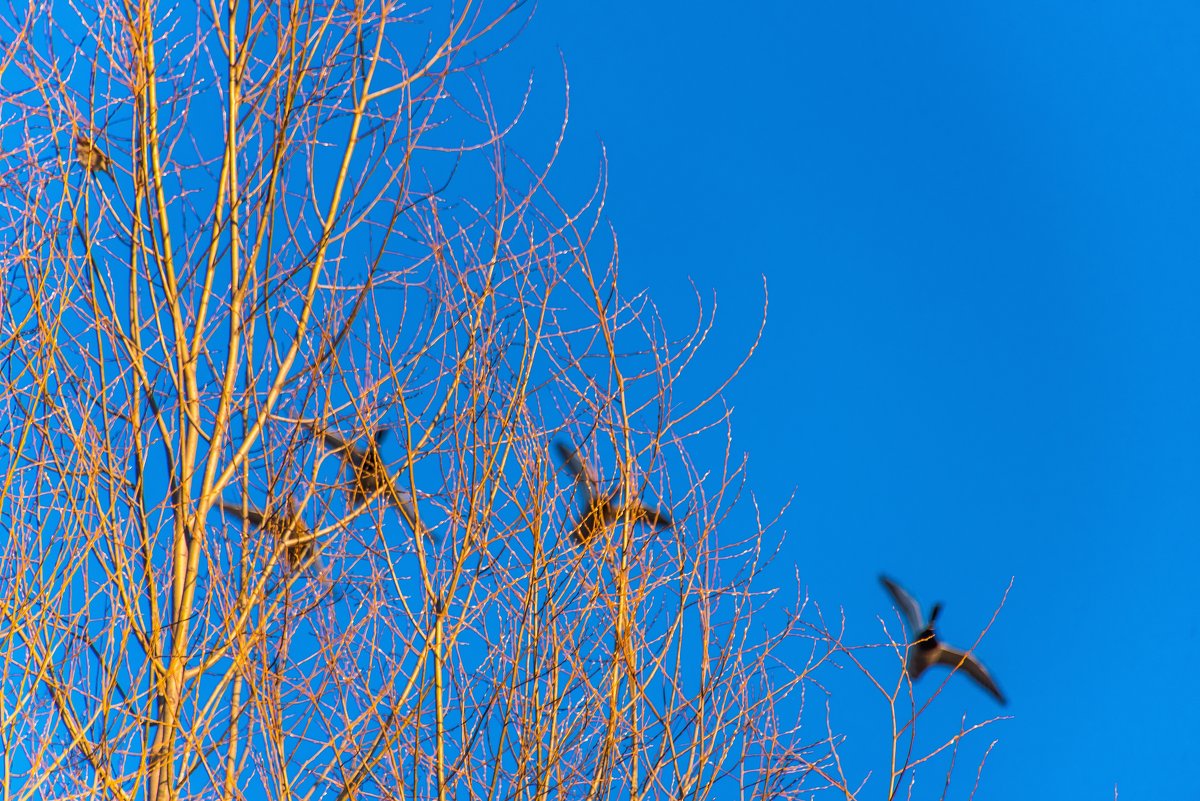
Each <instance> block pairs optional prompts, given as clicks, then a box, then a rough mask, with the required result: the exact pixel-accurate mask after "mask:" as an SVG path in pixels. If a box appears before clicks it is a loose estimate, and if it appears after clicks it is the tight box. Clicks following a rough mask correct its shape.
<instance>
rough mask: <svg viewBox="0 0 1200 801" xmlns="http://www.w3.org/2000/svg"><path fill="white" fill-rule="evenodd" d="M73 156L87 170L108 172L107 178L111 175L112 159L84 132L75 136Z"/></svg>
mask: <svg viewBox="0 0 1200 801" xmlns="http://www.w3.org/2000/svg"><path fill="white" fill-rule="evenodd" d="M75 157H76V158H77V159H79V163H80V164H82V165H83V168H84V169H85V170H87V171H88V172H104V173H108V177H109V178H112V177H113V174H112V159H110V158H109V157H108V154H107V153H105V152H104V151H103V150H101V149H100V146H99V145H97V144H96V143H95V142H93V141H92V140H91V139H90V138H89V137H87V136H85V135H84V134H77V135H76V136H75ZM114 180H115V179H114Z"/></svg>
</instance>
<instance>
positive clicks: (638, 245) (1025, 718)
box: [488, 0, 1200, 799]
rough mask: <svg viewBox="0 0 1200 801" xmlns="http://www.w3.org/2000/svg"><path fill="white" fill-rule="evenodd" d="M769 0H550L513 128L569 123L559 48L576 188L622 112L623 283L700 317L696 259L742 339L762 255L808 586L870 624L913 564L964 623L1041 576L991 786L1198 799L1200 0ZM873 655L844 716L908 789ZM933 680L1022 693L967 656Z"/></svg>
mask: <svg viewBox="0 0 1200 801" xmlns="http://www.w3.org/2000/svg"><path fill="white" fill-rule="evenodd" d="M744 8H745V9H747V10H740V9H738V8H735V7H733V6H729V5H727V4H720V5H718V4H714V3H703V2H701V3H697V2H687V3H677V2H676V3H633V2H614V3H603V4H584V3H569V4H552V3H546V4H542V6H541V7H540V9H539V10H538V13H537V15H536V17H535V19H534V21H533V24H532V26H531V27H530V28H529V30H528V31H527V32H526V33H525V34H524V36H523V37H522V38H521V39H520V40H519V41H518V43H517V45H516V47H515V49H514V50H513V51H511V52H508V53H506V54H505V55H504V57H503V58H502V60H501V61H500V62H498V63H497V64H496V65H493V68H492V69H491V70H490V71H489V73H488V74H489V85H490V86H491V88H492V89H493V91H494V92H495V93H496V94H498V95H501V96H503V95H504V94H505V93H506V92H511V93H513V97H514V98H515V97H516V94H517V93H519V92H520V91H521V89H522V88H523V83H524V78H525V76H526V72H527V71H528V70H529V69H531V68H534V69H536V82H535V89H534V91H535V102H534V103H533V105H532V107H531V110H530V114H529V117H528V118H527V120H526V122H525V124H524V125H523V126H522V128H521V130H520V131H519V132H518V135H519V136H521V137H526V138H527V141H528V142H529V143H530V147H531V148H534V149H536V147H537V146H538V144H537V143H540V144H541V146H543V147H544V146H546V145H548V143H549V141H550V140H551V138H552V137H553V135H554V133H555V132H556V131H557V119H558V115H559V114H560V113H561V75H560V72H559V66H558V49H561V50H562V52H563V55H564V56H565V59H566V63H567V67H568V69H569V71H570V79H571V128H570V135H569V138H568V143H567V144H568V147H567V149H566V152H565V156H564V160H563V162H562V164H561V166H560V169H559V170H558V171H557V172H556V173H555V178H554V181H555V186H556V188H557V189H559V190H564V191H567V192H568V194H569V191H570V190H569V187H571V186H572V185H573V184H578V186H579V190H578V191H579V193H580V194H581V195H582V193H583V192H584V190H585V189H586V188H587V187H590V185H591V181H592V180H593V178H594V176H595V172H596V166H597V161H598V156H599V144H598V142H599V141H600V140H602V141H603V143H604V144H605V146H606V147H607V152H608V159H609V165H610V192H609V198H608V215H609V218H610V219H611V221H612V222H613V224H614V225H615V227H616V230H617V233H618V235H619V237H620V243H621V264H622V270H623V282H624V287H625V289H626V291H627V292H632V291H637V290H640V289H642V288H649V289H650V290H651V292H652V293H653V295H654V297H655V299H656V300H657V301H658V302H659V303H660V304H661V305H663V306H664V311H665V313H666V315H667V316H668V318H670V319H671V320H673V321H674V322H675V323H677V324H678V325H680V326H685V325H686V324H688V323H689V322H690V321H691V319H692V314H693V309H692V307H691V306H690V305H689V304H688V303H685V302H683V301H678V300H676V298H690V288H689V285H688V283H687V281H688V280H689V279H691V280H693V281H695V283H696V284H697V285H698V286H699V287H700V288H701V289H702V290H712V291H715V293H716V297H717V301H718V327H717V333H718V341H717V343H716V344H715V345H714V346H713V348H712V349H711V350H710V351H709V353H710V354H711V355H712V357H713V362H714V363H716V364H718V365H719V364H721V363H722V359H724V363H726V364H728V365H732V364H733V363H734V362H735V360H736V358H737V356H738V355H739V354H740V353H742V352H743V351H744V349H745V347H746V346H747V345H748V344H749V342H750V339H751V336H752V331H753V328H754V326H753V325H751V323H753V322H754V321H755V320H756V318H757V314H758V311H759V306H760V304H761V302H762V282H761V280H760V275H765V276H766V280H767V285H768V287H769V292H770V311H769V321H768V325H767V333H766V339H765V342H764V345H763V347H762V350H761V351H760V353H759V354H758V356H757V357H756V358H755V359H754V361H753V362H752V363H751V364H750V366H749V368H748V369H747V370H746V371H745V373H744V374H743V375H742V377H741V379H740V380H739V381H738V382H737V383H736V384H735V385H734V386H733V387H732V389H731V390H730V391H729V393H728V398H729V400H730V402H731V403H732V404H733V405H734V407H735V409H736V411H735V416H734V421H735V435H736V440H735V444H736V446H737V447H738V448H740V449H742V450H744V451H746V452H748V453H749V454H750V457H751V480H752V486H753V488H754V490H755V492H756V494H757V496H758V498H759V500H760V502H761V503H762V504H763V505H764V506H765V507H766V508H768V509H769V508H772V507H778V506H779V505H781V504H783V503H784V502H785V501H786V500H787V498H788V497H789V495H790V494H791V493H792V492H793V490H795V492H796V500H795V502H794V504H793V505H792V507H791V508H790V510H789V511H788V512H787V514H786V516H785V518H784V520H785V524H786V527H787V529H788V531H789V537H790V543H791V544H790V545H789V548H788V552H787V554H786V559H785V560H784V561H785V562H786V563H787V564H782V565H780V566H779V569H778V572H777V575H776V576H775V577H774V578H775V580H776V581H777V583H778V584H779V585H780V586H784V587H789V586H791V585H792V584H793V583H794V582H793V578H792V573H791V565H793V564H794V565H797V566H798V568H799V573H800V577H801V581H802V583H803V585H804V586H805V587H806V588H807V589H808V590H809V591H810V592H811V594H812V596H813V598H814V599H815V600H816V601H818V602H819V603H820V604H821V605H822V606H823V607H824V608H826V609H827V610H836V609H837V608H838V607H842V608H844V610H845V613H846V615H847V618H848V622H849V627H850V635H851V638H852V639H853V638H858V639H861V640H862V641H869V640H872V639H878V637H879V631H878V625H879V624H878V623H877V622H876V617H875V616H877V615H887V616H888V619H889V621H892V622H894V617H892V613H891V611H890V604H889V601H888V599H887V597H886V596H885V595H884V594H883V592H882V590H881V589H880V588H879V586H878V585H877V583H876V575H877V574H878V573H879V572H880V571H887V572H889V573H891V574H893V575H895V576H896V577H897V578H899V579H900V580H901V581H902V582H904V583H905V584H907V585H908V586H909V588H910V589H911V590H913V591H914V593H915V594H917V596H918V597H919V598H920V599H921V600H922V602H923V603H924V604H925V605H926V606H928V605H929V604H931V603H932V602H933V601H937V600H940V601H943V602H945V604H946V608H945V612H944V613H943V619H942V627H941V630H942V633H943V634H944V635H945V636H946V637H947V638H948V639H951V640H960V641H965V642H964V643H963V644H969V643H970V642H971V641H972V640H973V638H974V637H975V636H976V634H977V633H978V632H979V630H980V628H981V627H982V626H983V625H984V624H985V623H986V620H987V617H988V616H989V614H990V612H991V610H992V609H993V608H994V607H995V605H996V604H997V602H998V601H999V599H1000V598H1001V596H1002V595H1003V592H1004V589H1005V587H1006V586H1007V585H1008V582H1009V580H1010V579H1014V578H1015V580H1014V584H1013V591H1012V594H1011V596H1010V598H1009V601H1008V604H1007V606H1006V607H1005V609H1004V611H1003V612H1002V614H1001V616H1000V618H999V621H998V622H997V624H996V625H995V627H994V628H993V629H992V632H991V634H990V635H989V636H988V638H987V639H986V640H985V641H984V643H983V644H982V646H981V647H980V650H979V654H980V656H981V657H982V658H983V659H984V660H985V661H986V663H987V664H988V665H989V667H990V668H991V670H992V672H993V673H994V675H995V676H996V678H997V680H998V681H999V683H1000V685H1001V687H1002V688H1003V689H1004V691H1005V692H1006V693H1007V694H1008V696H1009V699H1010V703H1009V706H1008V707H1007V708H1006V709H1005V710H1003V711H1005V712H1008V713H1011V714H1012V715H1013V716H1014V719H1013V720H1011V721H1006V722H1003V723H1001V724H999V725H998V726H996V727H995V728H993V729H991V730H990V734H989V735H987V736H986V737H985V738H984V741H983V742H982V743H981V744H979V746H980V748H981V747H982V746H985V745H986V742H987V741H989V740H990V739H991V738H993V737H997V738H999V740H1000V742H999V744H998V746H997V748H996V750H995V751H994V752H993V753H992V755H991V757H990V758H989V761H988V766H987V768H986V770H985V774H984V779H983V782H982V785H981V787H982V790H981V792H980V794H979V796H978V797H979V798H984V799H1008V798H1019V797H1033V798H1112V795H1113V787H1114V785H1116V786H1118V787H1119V790H1120V797H1121V798H1129V799H1138V798H1142V799H1145V798H1185V797H1186V798H1192V797H1196V794H1197V793H1200V780H1198V779H1197V778H1196V774H1195V770H1194V766H1195V759H1196V756H1195V747H1196V744H1197V742H1200V740H1198V739H1197V735H1196V733H1195V728H1194V722H1193V719H1194V718H1195V717H1196V715H1197V713H1198V712H1200V688H1198V687H1197V685H1196V683H1195V674H1196V671H1197V665H1198V664H1200V623H1198V622H1197V607H1198V605H1200V604H1198V601H1197V585H1196V579H1195V570H1196V566H1197V564H1200V525H1198V523H1200V519H1198V518H1200V504H1198V502H1197V497H1198V496H1197V488H1198V486H1200V391H1198V390H1200V386H1198V383H1200V382H1198V379H1200V270H1198V269H1197V268H1198V266H1200V265H1198V257H1200V236H1198V225H1200V169H1198V163H1197V162H1198V161H1200V47H1197V44H1196V43H1197V42H1198V41H1200V6H1197V5H1196V4H1195V3H1182V2H1170V1H1164V2H1159V3H1155V4H1153V5H1152V6H1151V5H1146V4H1131V3H1118V2H1110V0H1091V1H1090V2H1086V3H1084V2H1058V3H1052V4H1045V3H1033V2H1026V1H1025V0H1018V1H1016V2H1005V3H987V4H982V3H977V4H962V3H950V2H923V3H907V2H879V3H855V2H850V3H812V2H787V3H782V2H781V3H755V4H747V5H746V6H744ZM674 303H679V304H680V305H678V306H675V305H672V304H674ZM713 375H714V380H715V378H716V375H717V374H716V373H714V374H713ZM1041 648H1044V649H1045V653H1044V654H1043V653H1039V651H1038V650H1037V649H1041ZM1048 657H1051V658H1056V659H1057V661H1055V662H1051V661H1047V658H1048ZM843 684H845V686H846V687H850V688H851V689H843ZM933 684H936V680H934V679H931V680H930V684H926V683H925V682H922V683H921V684H919V685H918V687H919V688H920V692H921V693H927V692H928V691H929V690H931V689H932V686H931V685H933ZM854 686H855V685H853V684H848V683H845V682H841V683H839V684H838V688H839V692H840V693H841V694H840V696H839V699H840V700H839V702H838V703H839V704H841V706H840V707H839V708H840V709H841V710H842V711H841V712H839V713H837V716H835V724H836V723H839V722H840V723H841V724H842V727H843V730H844V731H846V732H847V733H848V734H850V736H851V743H850V744H848V745H847V746H846V748H847V750H848V751H851V752H856V753H858V754H860V755H863V754H869V755H870V757H869V758H868V757H865V756H862V757H860V759H862V760H864V761H860V762H858V763H857V764H856V767H857V768H859V769H871V770H874V771H875V773H876V777H875V778H874V779H873V780H872V781H873V783H874V784H873V785H872V786H876V787H879V788H880V792H881V791H882V786H881V785H880V784H879V783H880V782H883V781H886V780H885V779H884V778H882V776H881V775H880V773H881V772H884V773H885V772H886V769H887V765H886V763H884V762H872V761H871V760H872V759H874V758H875V757H876V756H878V755H881V754H882V751H880V750H879V749H880V743H879V742H876V740H877V739H878V738H880V737H883V736H886V734H887V732H886V731H878V730H876V727H875V726H874V725H873V724H874V723H883V722H884V720H883V719H882V718H880V717H879V711H880V705H879V701H878V699H877V698H875V697H873V696H871V694H870V691H869V690H868V689H867V688H866V687H861V688H860V690H854V689H852V688H853V687H854ZM856 692H858V693H860V694H861V696H862V697H861V700H860V699H859V698H857V697H855V695H854V694H855V693H856ZM939 709H942V710H943V711H944V713H945V714H944V722H945V725H946V726H955V725H957V720H958V717H959V716H960V715H961V714H962V713H963V712H967V713H969V715H970V718H971V720H978V719H980V718H983V717H987V716H989V715H991V714H994V713H997V712H999V711H1001V710H1000V708H999V707H997V706H996V705H995V704H994V703H993V702H992V701H991V700H990V699H988V698H987V697H986V696H985V695H984V694H983V693H982V692H980V691H978V689H977V688H975V687H973V686H971V685H970V684H968V683H966V682H965V681H964V682H957V683H956V686H952V687H950V688H949V689H948V690H947V691H946V693H944V694H943V696H942V698H941V699H940V700H939ZM940 719H941V718H939V720H940ZM946 733H949V730H948V729H947V732H946ZM856 748H857V749H859V750H858V751H855V749H856ZM972 753H973V754H977V751H973V752H972ZM974 767H975V763H974V762H966V763H965V764H963V765H962V766H960V773H959V774H958V780H957V782H956V784H955V785H953V786H952V788H951V794H950V797H954V798H966V797H967V796H968V794H969V791H970V783H971V781H972V780H973V776H974ZM940 790H941V786H940V781H939V780H938V776H937V774H936V772H934V773H925V774H923V775H922V778H921V784H919V785H918V794H919V795H921V796H922V797H932V796H931V795H930V794H933V795H936V794H937V793H939V792H940ZM870 795H872V797H879V792H876V793H871V794H870Z"/></svg>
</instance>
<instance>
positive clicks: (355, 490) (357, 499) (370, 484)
mask: <svg viewBox="0 0 1200 801" xmlns="http://www.w3.org/2000/svg"><path fill="white" fill-rule="evenodd" d="M300 425H302V426H304V427H305V428H307V429H308V430H309V431H311V432H312V433H313V434H315V435H317V436H318V437H320V438H321V439H322V440H323V441H324V443H325V447H327V448H329V449H330V450H331V451H333V452H334V453H336V454H337V455H338V456H340V457H341V459H342V462H343V463H344V464H345V465H346V466H347V467H349V468H350V472H351V474H352V479H351V482H350V485H349V486H348V487H347V488H346V495H347V496H349V498H350V503H351V504H352V505H354V506H356V507H357V506H362V505H363V504H365V503H366V502H367V501H369V500H371V498H372V497H373V496H374V495H375V493H376V492H380V491H382V493H383V494H384V495H385V496H386V497H387V499H388V501H389V502H390V503H391V504H392V505H393V506H395V507H396V509H397V510H398V511H399V512H400V515H401V516H402V517H403V518H404V520H405V522H407V523H408V525H409V526H411V527H412V530H413V531H414V532H415V533H416V534H417V536H421V535H422V534H423V532H424V528H423V527H422V526H421V522H420V521H419V520H418V519H417V507H416V504H415V503H413V500H412V498H410V497H409V496H408V495H407V494H406V493H402V492H400V490H398V489H397V488H396V484H395V482H393V481H392V477H391V475H389V473H388V469H387V465H385V464H384V462H383V455H382V454H380V452H379V445H380V443H382V442H383V440H384V439H386V438H387V435H388V433H389V432H390V429H387V428H378V429H376V430H375V433H374V434H373V435H372V436H371V438H370V439H369V440H367V445H366V447H361V446H358V445H354V444H353V443H351V442H350V441H348V440H345V439H343V438H342V437H340V436H338V435H337V434H334V433H331V432H329V431H325V430H324V429H321V428H319V427H318V426H317V425H316V424H315V423H312V422H309V421H307V420H301V421H300Z"/></svg>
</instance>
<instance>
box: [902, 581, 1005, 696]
mask: <svg viewBox="0 0 1200 801" xmlns="http://www.w3.org/2000/svg"><path fill="white" fill-rule="evenodd" d="M879 582H880V583H881V584H883V586H884V588H885V589H886V590H887V591H888V592H889V593H890V594H891V596H892V600H893V601H895V603H896V607H897V608H898V609H899V610H900V611H901V613H903V615H904V619H905V620H906V621H907V622H908V627H909V630H910V631H911V632H914V633H916V636H915V637H914V638H913V639H912V640H911V641H910V642H909V647H908V660H907V662H906V663H905V665H904V672H905V673H907V674H908V677H909V678H910V679H912V680H914V681H915V680H916V679H917V678H918V677H919V676H920V675H921V674H922V673H924V672H925V670H926V669H927V668H929V667H930V666H931V665H948V666H949V667H951V668H955V669H957V668H962V670H964V671H966V674H967V675H968V676H970V677H971V678H972V679H974V680H975V682H976V683H977V684H979V686H980V687H982V688H983V689H985V690H987V691H988V692H989V693H991V694H992V696H993V697H994V698H995V699H996V700H997V701H999V702H1000V703H1001V704H1003V703H1005V700H1004V694H1003V693H1001V692H1000V688H999V687H997V686H996V681H995V680H994V679H993V678H992V676H991V674H989V673H988V672H987V670H985V669H984V667H983V665H982V664H981V663H980V662H979V660H978V659H976V658H975V657H974V656H972V655H971V654H969V653H967V652H966V651H960V650H958V649H957V648H951V647H950V646H949V645H946V644H945V643H943V642H942V641H941V640H939V639H938V637H937V635H936V634H934V633H933V624H934V621H936V620H937V616H938V614H939V613H941V611H942V605H941V604H940V603H938V604H934V605H933V609H932V610H930V612H929V620H928V622H926V621H925V620H924V619H923V618H922V617H921V607H920V605H919V604H917V601H916V599H914V598H913V597H912V596H911V595H909V594H908V593H907V592H906V591H905V590H904V588H903V587H901V586H900V585H899V584H897V583H896V582H894V581H892V580H891V579H890V578H888V577H887V576H880V577H879Z"/></svg>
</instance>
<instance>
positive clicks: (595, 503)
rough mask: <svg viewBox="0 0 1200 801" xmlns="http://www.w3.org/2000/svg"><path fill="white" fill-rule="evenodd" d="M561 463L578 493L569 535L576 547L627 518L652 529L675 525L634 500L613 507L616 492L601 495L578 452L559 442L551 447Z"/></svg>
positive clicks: (658, 511) (615, 500) (651, 508)
mask: <svg viewBox="0 0 1200 801" xmlns="http://www.w3.org/2000/svg"><path fill="white" fill-rule="evenodd" d="M554 447H555V448H556V449H557V450H558V455H559V458H561V459H562V463H563V467H565V468H566V469H567V472H569V473H570V474H571V476H572V477H573V478H574V479H575V484H576V487H577V490H578V493H579V500H580V511H579V522H578V523H577V524H576V525H575V528H574V529H572V531H571V538H572V539H574V540H575V542H576V543H577V544H579V545H585V544H587V543H588V542H590V541H591V540H592V538H593V537H595V536H596V535H598V534H600V533H602V532H603V531H605V530H607V529H609V528H611V527H612V526H613V525H614V524H616V522H617V521H618V520H620V519H621V518H623V517H625V516H626V515H628V516H629V519H630V520H631V521H632V522H634V523H647V524H649V525H650V526H651V527H652V528H670V527H671V526H673V525H675V523H674V521H672V520H671V517H670V515H668V514H667V513H666V512H664V511H662V510H659V509H655V508H653V507H650V506H647V505H646V504H644V503H642V502H641V501H640V500H634V501H631V502H630V503H627V504H626V505H625V506H623V507H622V506H618V505H617V494H618V492H619V491H618V490H613V491H612V492H611V493H609V494H607V495H604V494H602V493H601V491H600V481H599V479H597V478H596V474H595V473H594V472H592V469H591V468H590V467H588V466H587V465H585V464H584V463H583V460H582V459H580V458H579V451H577V450H572V449H571V448H568V447H567V446H566V445H564V444H563V443H561V442H556V443H554Z"/></svg>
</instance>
